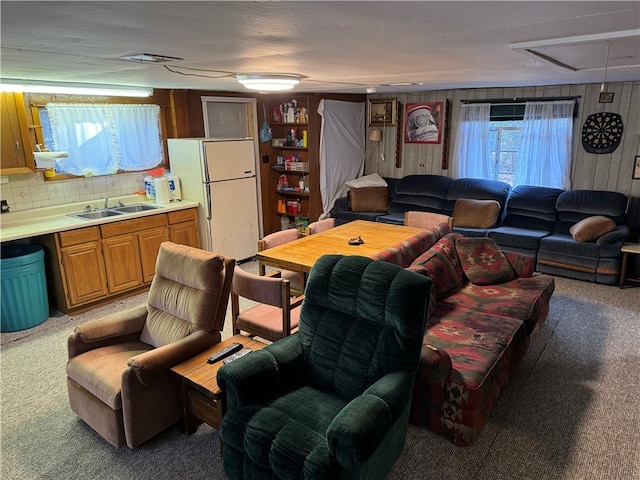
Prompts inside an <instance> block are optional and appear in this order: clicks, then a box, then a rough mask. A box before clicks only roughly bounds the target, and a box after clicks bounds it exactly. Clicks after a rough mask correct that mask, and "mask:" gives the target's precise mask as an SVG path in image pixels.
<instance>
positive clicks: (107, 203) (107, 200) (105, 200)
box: [104, 197, 109, 208]
mask: <svg viewBox="0 0 640 480" xmlns="http://www.w3.org/2000/svg"><path fill="white" fill-rule="evenodd" d="M104 208H109V197H107V198H105V199H104Z"/></svg>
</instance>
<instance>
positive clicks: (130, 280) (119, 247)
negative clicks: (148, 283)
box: [102, 233, 142, 293]
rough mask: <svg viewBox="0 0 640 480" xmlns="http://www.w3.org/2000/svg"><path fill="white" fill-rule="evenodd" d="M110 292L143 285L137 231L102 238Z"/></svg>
mask: <svg viewBox="0 0 640 480" xmlns="http://www.w3.org/2000/svg"><path fill="white" fill-rule="evenodd" d="M102 247H103V249H104V264H105V269H106V272H107V281H108V284H109V292H110V293H117V292H122V291H124V290H130V289H132V288H135V287H138V286H140V285H142V267H141V266H140V254H139V252H138V237H137V235H136V234H135V233H132V234H129V235H120V236H117V237H111V238H105V239H103V240H102Z"/></svg>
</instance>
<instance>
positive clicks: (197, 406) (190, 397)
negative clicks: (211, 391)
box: [187, 390, 222, 430]
mask: <svg viewBox="0 0 640 480" xmlns="http://www.w3.org/2000/svg"><path fill="white" fill-rule="evenodd" d="M187 402H188V409H189V412H190V413H191V414H192V415H193V416H194V417H196V418H198V419H200V420H202V421H203V422H205V423H207V424H208V425H211V426H212V427H213V428H215V429H218V430H219V429H220V424H221V423H222V405H221V402H220V400H213V399H212V398H209V397H205V396H204V395H202V394H201V393H200V392H197V391H195V390H191V391H189V393H188V394H187Z"/></svg>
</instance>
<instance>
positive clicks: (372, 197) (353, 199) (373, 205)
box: [347, 187, 389, 212]
mask: <svg viewBox="0 0 640 480" xmlns="http://www.w3.org/2000/svg"><path fill="white" fill-rule="evenodd" d="M347 196H348V197H349V206H350V207H351V211H352V212H386V211H387V210H388V209H389V193H388V192H387V187H362V188H355V189H353V190H349V192H348V194H347Z"/></svg>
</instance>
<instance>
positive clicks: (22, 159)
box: [0, 92, 36, 175]
mask: <svg viewBox="0 0 640 480" xmlns="http://www.w3.org/2000/svg"><path fill="white" fill-rule="evenodd" d="M0 112H1V118H0V126H1V129H2V138H1V142H0V146H1V148H2V151H1V154H0V155H1V156H0V175H20V174H25V173H33V172H35V170H36V165H35V160H34V158H33V153H32V151H33V148H32V145H31V144H32V142H31V138H30V136H29V127H28V125H27V117H26V113H25V107H24V98H23V96H22V93H19V92H15V93H13V92H0Z"/></svg>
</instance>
